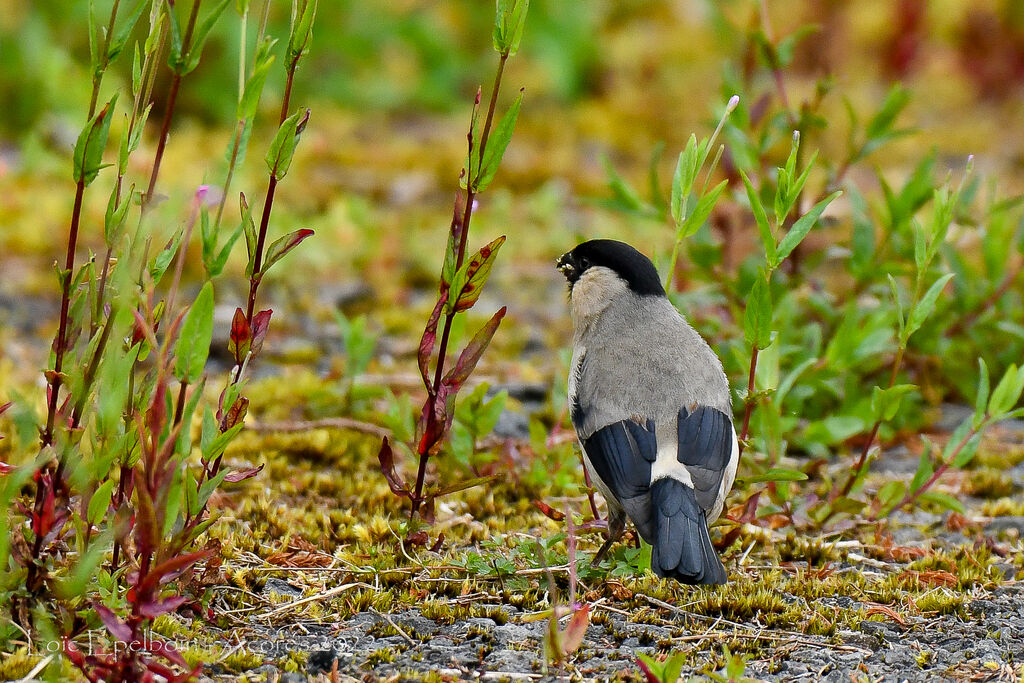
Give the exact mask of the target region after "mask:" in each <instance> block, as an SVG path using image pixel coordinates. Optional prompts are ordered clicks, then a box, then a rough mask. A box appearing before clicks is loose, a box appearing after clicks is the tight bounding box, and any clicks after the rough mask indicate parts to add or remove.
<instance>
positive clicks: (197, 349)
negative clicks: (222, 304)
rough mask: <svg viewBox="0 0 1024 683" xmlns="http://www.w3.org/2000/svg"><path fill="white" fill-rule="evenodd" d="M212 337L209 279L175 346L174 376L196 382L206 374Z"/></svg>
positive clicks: (211, 288)
mask: <svg viewBox="0 0 1024 683" xmlns="http://www.w3.org/2000/svg"><path fill="white" fill-rule="evenodd" d="M212 337H213V285H212V284H211V283H209V282H207V283H206V284H205V285H203V288H202V289H201V290H199V296H197V297H196V300H195V303H193V304H192V308H190V309H189V312H188V315H187V316H185V322H184V324H183V325H182V326H181V333H180V334H179V336H178V344H177V346H176V347H175V351H174V355H175V364H174V375H175V377H177V378H178V379H180V380H182V381H184V382H189V383H194V382H196V381H197V380H198V379H199V377H200V376H202V374H203V368H204V367H205V365H206V357H207V356H209V354H210V339H211V338H212Z"/></svg>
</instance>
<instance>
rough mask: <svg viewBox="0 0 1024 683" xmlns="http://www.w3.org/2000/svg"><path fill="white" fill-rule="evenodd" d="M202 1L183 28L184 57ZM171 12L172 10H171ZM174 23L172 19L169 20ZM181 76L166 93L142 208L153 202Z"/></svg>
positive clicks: (195, 0)
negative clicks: (165, 101)
mask: <svg viewBox="0 0 1024 683" xmlns="http://www.w3.org/2000/svg"><path fill="white" fill-rule="evenodd" d="M202 2H203V0H193V2H192V11H191V13H189V16H188V26H187V27H186V28H185V37H184V38H183V39H182V41H181V54H182V55H183V56H184V55H186V54H188V52H189V50H191V48H192V46H191V45H190V43H191V42H192V31H193V30H194V29H195V26H196V19H197V18H198V17H199V6H200V5H201V4H202ZM172 11H173V10H172ZM170 20H171V21H174V18H173V17H171V18H170ZM181 79H182V75H181V74H180V73H178V72H177V71H175V72H174V75H173V76H172V77H171V87H170V89H169V90H168V91H167V106H166V107H165V108H164V120H163V122H162V123H161V126H160V137H159V139H158V140H157V145H156V154H155V155H154V156H153V171H152V172H151V173H150V174H149V188H148V189H147V190H146V195H145V196H144V197H143V198H142V201H143V204H142V206H143V208H145V207H147V206H148V205H149V203H150V202H151V201H153V191H154V190H155V189H156V178H157V176H158V175H159V174H160V162H161V161H162V160H163V158H164V149H165V148H166V147H167V134H168V133H169V132H170V129H171V118H172V117H173V116H174V105H175V103H176V101H177V99H178V89H179V88H180V87H181Z"/></svg>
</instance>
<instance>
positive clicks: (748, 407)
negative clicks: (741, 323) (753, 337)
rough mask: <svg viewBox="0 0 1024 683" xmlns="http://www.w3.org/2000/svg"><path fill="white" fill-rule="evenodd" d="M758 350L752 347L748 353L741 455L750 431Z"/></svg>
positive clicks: (740, 445)
mask: <svg viewBox="0 0 1024 683" xmlns="http://www.w3.org/2000/svg"><path fill="white" fill-rule="evenodd" d="M758 352H759V350H758V348H757V346H754V348H753V350H752V351H751V352H750V372H749V373H748V374H747V397H746V398H745V399H744V400H743V429H742V430H741V431H740V443H739V451H740V455H743V444H744V443H746V441H747V434H748V433H749V431H750V416H751V415H752V414H753V413H754V403H755V401H754V399H753V398H752V397H753V395H754V375H755V373H756V372H757V354H758Z"/></svg>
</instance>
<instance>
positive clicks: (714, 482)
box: [678, 406, 735, 511]
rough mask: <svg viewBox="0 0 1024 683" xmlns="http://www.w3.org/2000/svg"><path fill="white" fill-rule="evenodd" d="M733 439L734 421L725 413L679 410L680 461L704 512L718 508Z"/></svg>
mask: <svg viewBox="0 0 1024 683" xmlns="http://www.w3.org/2000/svg"><path fill="white" fill-rule="evenodd" d="M734 439H735V437H734V435H733V428H732V420H731V419H730V418H729V416H728V415H726V414H725V413H723V412H722V411H720V410H717V409H715V408H711V407H708V406H696V407H695V408H694V409H693V410H688V409H686V408H683V409H682V410H681V411H679V454H678V458H679V462H680V463H682V464H683V465H684V466H685V467H686V470H687V471H688V472H689V473H690V478H691V479H692V480H693V489H694V492H695V493H696V496H697V503H698V504H699V505H700V506H701V508H703V509H704V510H705V511H707V510H710V509H712V508H714V507H715V504H716V502H717V499H718V496H719V492H720V489H721V486H722V479H723V477H724V476H725V472H726V470H727V469H728V467H729V459H730V457H731V455H732V449H733V441H734Z"/></svg>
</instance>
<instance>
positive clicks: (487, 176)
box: [473, 90, 524, 192]
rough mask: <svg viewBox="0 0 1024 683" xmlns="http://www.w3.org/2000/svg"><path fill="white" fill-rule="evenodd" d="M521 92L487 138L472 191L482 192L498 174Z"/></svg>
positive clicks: (520, 101) (519, 102)
mask: <svg viewBox="0 0 1024 683" xmlns="http://www.w3.org/2000/svg"><path fill="white" fill-rule="evenodd" d="M523 92H524V91H523V90H520V91H519V96H518V97H516V99H515V100H514V101H513V102H512V106H510V107H509V108H508V111H506V112H505V115H504V116H502V117H501V121H499V122H498V125H497V126H496V127H495V128H494V131H493V132H492V133H491V135H490V137H488V138H487V149H485V150H484V156H483V160H482V161H481V163H480V172H479V173H478V174H477V177H476V179H475V180H474V181H473V189H474V190H476V191H477V192H483V191H484V190H486V189H487V186H488V185H490V184H491V181H492V180H494V174H495V173H497V172H498V165H499V164H500V163H501V160H502V158H503V157H504V156H505V150H506V149H507V148H508V143H509V142H510V141H511V140H512V131H513V130H515V127H516V120H517V119H518V118H519V108H520V107H521V106H522V104H523Z"/></svg>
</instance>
